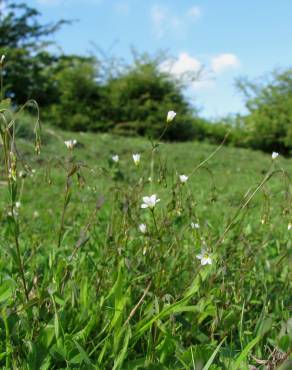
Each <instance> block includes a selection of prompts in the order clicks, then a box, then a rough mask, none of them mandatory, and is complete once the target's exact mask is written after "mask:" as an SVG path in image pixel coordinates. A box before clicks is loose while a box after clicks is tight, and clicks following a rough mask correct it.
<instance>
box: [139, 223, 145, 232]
mask: <svg viewBox="0 0 292 370" xmlns="http://www.w3.org/2000/svg"><path fill="white" fill-rule="evenodd" d="M139 230H140V231H141V233H142V234H145V233H146V230H147V227H146V225H145V224H140V225H139Z"/></svg>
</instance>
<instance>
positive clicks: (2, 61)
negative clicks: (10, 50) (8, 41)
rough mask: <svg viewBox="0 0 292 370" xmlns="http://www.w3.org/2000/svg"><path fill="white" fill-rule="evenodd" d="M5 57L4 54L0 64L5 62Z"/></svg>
mask: <svg viewBox="0 0 292 370" xmlns="http://www.w3.org/2000/svg"><path fill="white" fill-rule="evenodd" d="M5 58H6V57H5V55H4V54H2V56H1V59H0V64H1V65H2V64H3V63H4V60H5Z"/></svg>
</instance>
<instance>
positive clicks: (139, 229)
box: [0, 110, 292, 370]
mask: <svg viewBox="0 0 292 370" xmlns="http://www.w3.org/2000/svg"><path fill="white" fill-rule="evenodd" d="M1 115H2V116H3V115H5V112H4V110H3V111H2V113H1ZM5 117H6V118H5V120H4V119H3V120H2V121H3V122H2V123H1V135H2V143H1V151H2V154H1V178H0V181H1V182H0V194H1V197H0V202H1V208H0V209H1V211H0V212H1V213H0V224H1V228H0V244H1V250H0V282H1V286H0V308H1V319H0V337H1V341H0V365H1V366H2V368H3V369H30V370H32V369H196V370H199V369H203V370H207V369H213V370H215V369H226V370H229V369H231V370H239V369H242V370H244V369H282V370H283V369H287V370H288V369H291V368H292V362H291V348H292V318H291V308H292V298H291V297H292V294H291V245H292V242H291V240H292V239H291V235H292V234H291V233H292V230H291V226H289V225H290V224H291V223H292V209H291V206H292V185H291V171H292V160H291V159H286V158H284V157H282V156H281V155H280V156H278V157H277V158H275V159H272V157H271V154H263V153H261V152H256V151H251V150H247V149H236V148H232V147H226V146H225V145H224V144H223V145H221V146H219V147H216V146H212V145H209V144H206V143H202V142H201V143H198V142H188V143H172V144H168V143H165V142H162V141H161V140H157V141H155V142H151V140H147V139H142V138H130V137H121V136H116V135H111V134H108V133H106V134H93V133H86V132H84V133H76V132H75V133H72V132H65V131H61V130H58V129H55V128H51V127H48V126H46V125H44V126H43V128H42V132H41V138H42V146H41V148H39V144H40V143H39V141H37V149H38V151H39V149H40V153H39V154H37V153H36V152H35V145H34V139H33V137H31V138H26V139H24V138H23V137H22V135H20V134H21V132H19V131H18V123H17V121H16V122H13V118H12V121H9V119H7V117H8V116H5ZM31 120H32V121H33V119H31ZM10 122H12V124H10ZM4 123H5V124H4ZM167 125H171V123H169V124H166V126H165V123H164V122H162V123H161V127H162V131H163V127H164V126H165V127H166V129H167ZM70 140H76V143H75V142H74V143H73V142H68V141H70ZM65 141H66V142H67V145H66V144H65V143H64V142H65ZM133 154H140V157H135V158H136V163H135V161H134V160H133ZM181 175H185V176H187V178H186V177H180V176H181ZM154 194H155V195H157V198H156V200H157V199H160V201H157V202H156V203H155V198H151V199H148V198H145V197H150V196H152V195H154ZM151 201H152V202H151ZM142 225H143V226H142Z"/></svg>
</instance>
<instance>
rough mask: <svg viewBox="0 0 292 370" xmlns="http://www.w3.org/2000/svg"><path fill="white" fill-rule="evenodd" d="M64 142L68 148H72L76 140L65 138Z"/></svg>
mask: <svg viewBox="0 0 292 370" xmlns="http://www.w3.org/2000/svg"><path fill="white" fill-rule="evenodd" d="M64 143H65V145H66V147H67V148H68V149H69V150H73V148H74V146H75V145H76V144H77V140H67V141H64Z"/></svg>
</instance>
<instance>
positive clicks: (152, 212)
mask: <svg viewBox="0 0 292 370" xmlns="http://www.w3.org/2000/svg"><path fill="white" fill-rule="evenodd" d="M150 210H151V214H152V218H153V222H154V225H155V229H156V232H157V236H158V239H159V240H160V239H161V237H160V232H159V229H158V226H157V222H156V218H155V215H154V209H150Z"/></svg>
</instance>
